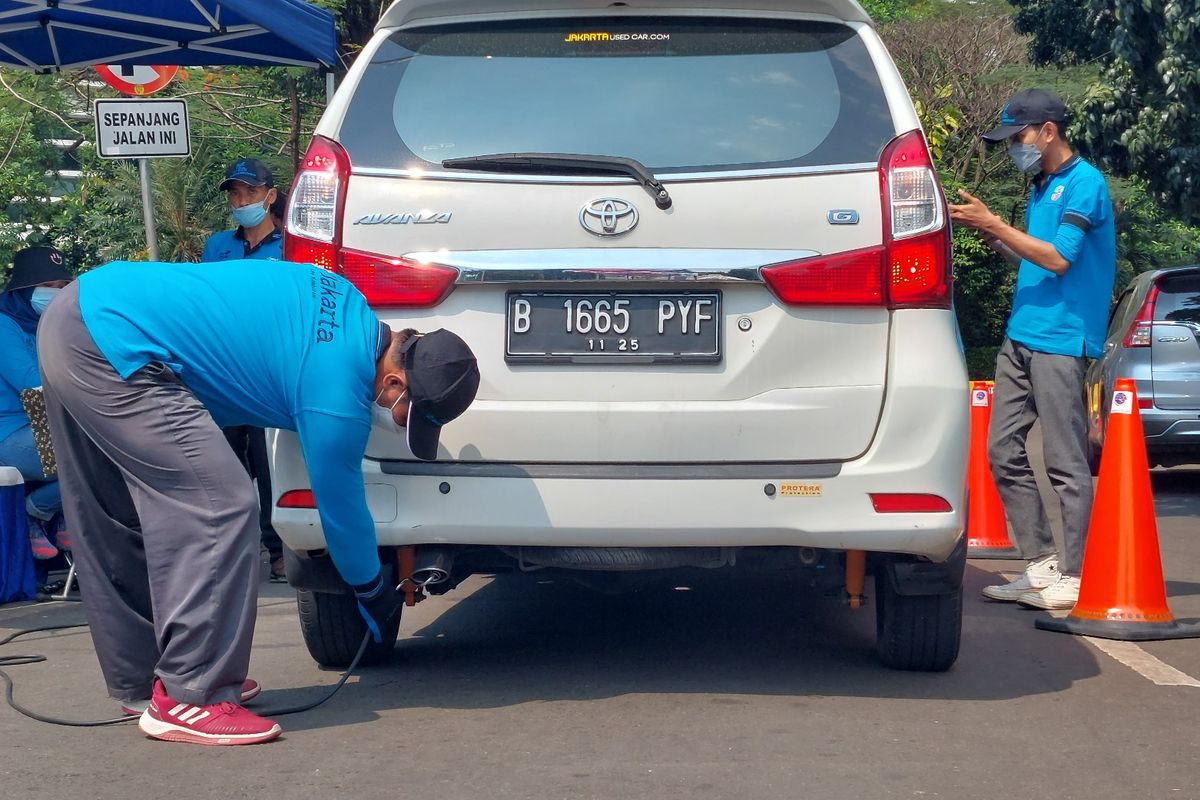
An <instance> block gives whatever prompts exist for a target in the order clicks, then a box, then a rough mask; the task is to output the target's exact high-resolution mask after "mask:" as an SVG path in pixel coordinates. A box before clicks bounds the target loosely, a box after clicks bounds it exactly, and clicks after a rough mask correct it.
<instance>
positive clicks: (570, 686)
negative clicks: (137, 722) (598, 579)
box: [0, 469, 1200, 800]
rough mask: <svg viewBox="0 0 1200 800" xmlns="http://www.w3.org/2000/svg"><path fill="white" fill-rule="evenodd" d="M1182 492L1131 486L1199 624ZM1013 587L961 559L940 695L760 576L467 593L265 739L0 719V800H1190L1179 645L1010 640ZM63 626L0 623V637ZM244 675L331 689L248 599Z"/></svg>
mask: <svg viewBox="0 0 1200 800" xmlns="http://www.w3.org/2000/svg"><path fill="white" fill-rule="evenodd" d="M1198 478H1200V473H1198V472H1197V471H1194V470H1186V469H1176V470H1172V471H1166V472H1158V473H1156V474H1155V475H1154V484H1155V489H1156V497H1157V503H1158V520H1159V535H1160V540H1161V543H1162V551H1163V557H1164V564H1165V571H1166V575H1167V580H1168V584H1167V588H1168V593H1169V595H1170V598H1171V605H1172V609H1173V610H1174V612H1175V614H1176V616H1180V617H1187V616H1193V617H1200V577H1198V576H1200V530H1198V526H1197V517H1198V516H1200V492H1198V491H1197V487H1198V486H1200V481H1198ZM1016 568H1018V565H1017V564H1016V563H1015V562H1005V561H991V562H989V561H973V562H971V563H970V565H969V567H968V570H967V578H966V596H967V602H966V612H965V619H964V630H963V642H962V655H961V657H960V658H959V661H958V663H957V664H956V665H955V667H954V668H953V669H952V670H951V671H950V672H948V673H945V674H919V673H901V672H893V671H889V670H887V669H884V668H883V667H881V666H879V665H878V664H877V663H876V661H875V659H874V655H873V646H874V615H873V611H872V610H871V609H870V608H867V609H864V610H860V611H854V610H851V609H849V608H847V607H845V606H843V605H840V604H839V603H838V602H837V601H836V600H834V599H831V598H824V597H820V596H815V595H810V594H805V593H802V592H798V591H796V589H795V587H794V586H793V585H792V584H791V582H790V581H789V580H788V579H787V577H786V576H783V575H766V576H750V575H742V576H737V575H733V576H731V574H730V573H704V574H695V573H692V574H686V575H679V574H676V575H670V576H666V575H664V576H662V579H661V580H658V581H655V582H653V583H651V584H649V585H646V586H644V587H642V588H641V589H640V590H638V591H634V592H630V593H627V594H622V595H605V594H598V593H596V592H593V591H590V590H588V589H584V588H582V587H579V586H577V585H574V584H572V583H569V582H553V581H546V580H544V579H539V578H538V576H537V575H536V574H532V575H526V576H515V577H513V576H505V577H501V578H496V579H484V578H475V579H472V580H471V581H469V582H468V583H467V584H465V585H464V586H463V587H461V588H460V589H459V590H457V591H455V592H453V593H451V594H449V595H446V596H444V597H440V598H431V599H429V600H427V601H426V602H424V603H421V604H420V605H419V606H417V607H416V608H415V609H410V610H407V611H406V616H405V621H404V624H403V626H402V640H401V642H400V644H399V646H398V649H397V653H396V659H395V662H394V663H393V664H392V665H390V666H388V667H385V668H375V669H371V670H367V671H364V672H363V673H362V674H361V675H360V676H356V677H353V678H351V680H350V682H349V683H348V684H347V685H346V687H345V688H344V689H343V690H342V691H341V692H340V693H339V694H338V695H337V696H336V697H334V698H333V699H332V700H331V701H330V702H329V703H328V704H326V705H325V706H324V707H322V708H321V709H319V710H317V711H313V712H308V713H304V714H300V715H296V716H291V717H283V718H281V719H280V722H281V724H282V725H283V726H284V731H285V734H284V736H283V737H282V738H281V739H280V740H278V741H276V742H274V743H271V744H267V745H261V746H257V747H243V748H202V747H194V746H187V745H178V744H168V743H161V742H154V741H150V740H147V739H144V738H143V737H142V736H141V735H140V734H139V732H138V731H137V730H136V729H135V728H133V727H129V726H118V727H116V728H105V729H90V730H81V729H68V728H58V727H51V726H47V725H43V724H40V723H36V722H32V721H29V720H26V719H24V718H22V717H18V716H17V715H16V714H14V713H12V712H11V711H10V710H9V709H7V708H0V742H2V744H0V797H2V798H5V800H8V799H9V798H11V799H12V800H16V799H17V798H32V797H74V798H80V797H86V798H89V800H104V799H106V798H127V797H139V798H168V797H169V798H192V797H196V798H243V797H245V798H273V797H279V798H289V800H307V799H308V798H313V799H314V800H316V799H317V798H321V800H325V799H326V798H346V797H355V798H392V797H432V798H442V799H449V800H457V798H464V799H466V798H538V800H545V799H547V798H630V797H637V798H655V799H658V798H663V799H664V800H665V799H667V798H670V799H672V800H673V799H674V798H693V797H695V798H789V799H791V798H820V799H821V800H838V799H839V798H893V797H945V798H1013V797H1021V798H1024V797H1034V798H1042V797H1046V798H1066V799H1069V798H1088V799H1089V800H1097V799H1098V798H1168V797H1169V798H1200V732H1198V729H1200V680H1197V679H1200V640H1190V641H1169V642H1152V643H1146V644H1143V645H1141V647H1140V648H1139V647H1137V646H1132V645H1124V646H1123V647H1121V648H1116V649H1115V651H1114V652H1115V655H1114V654H1110V653H1109V652H1106V651H1104V650H1102V649H1100V648H1099V647H1097V646H1096V645H1095V644H1093V643H1091V642H1089V641H1087V640H1082V639H1078V638H1075V637H1071V636H1066V635H1062V634H1056V633H1048V632H1042V631H1037V630H1034V628H1033V619H1034V612H1030V611H1024V610H1020V609H1018V608H1016V607H1014V606H1008V605H998V604H992V603H987V602H985V601H983V600H981V599H980V598H979V589H980V587H982V586H983V585H985V584H986V583H989V582H994V581H998V580H1000V578H999V576H998V575H997V574H996V573H998V572H1001V571H1005V570H1007V571H1013V570H1014V569H1016ZM869 588H870V585H869V584H868V590H869ZM81 618H82V613H81V610H80V608H79V607H78V606H77V605H69V604H42V605H25V606H6V607H3V608H0V635H3V633H5V632H7V630H10V629H20V628H24V627H29V626H33V625H39V624H51V623H54V622H67V621H75V620H80V619H81ZM1110 650H1113V648H1110ZM2 652H3V654H5V655H12V654H15V653H43V654H45V655H47V656H49V658H50V661H49V662H48V663H45V664H40V665H35V666H23V667H15V668H13V669H12V670H11V672H12V673H13V675H14V676H15V677H16V678H17V681H18V685H17V697H18V699H19V700H20V701H22V702H24V703H26V704H28V705H29V706H32V707H35V708H37V709H39V710H41V711H43V712H46V713H53V714H58V715H60V716H72V717H77V718H100V717H107V716H112V715H113V714H114V713H115V712H116V708H115V704H114V703H112V702H111V701H108V700H106V698H105V697H104V691H103V684H102V682H101V679H100V675H99V670H98V668H97V666H96V662H95V657H94V655H93V653H92V650H91V642H90V638H89V637H88V635H87V633H86V632H85V631H75V632H68V633H60V634H47V635H39V636H37V637H31V638H30V639H26V640H20V641H19V642H18V643H16V644H13V645H9V646H7V647H5V648H3V651H2ZM1130 664H1132V665H1134V666H1136V667H1137V668H1138V669H1135V668H1134V666H1129V665H1130ZM1139 670H1140V671H1139ZM251 675H252V676H253V677H256V678H257V679H258V680H259V681H261V682H262V684H263V685H264V687H265V691H264V692H263V695H262V697H261V700H260V702H259V703H257V705H258V707H260V708H269V707H271V706H278V705H282V704H291V703H295V702H299V701H302V700H305V699H309V698H312V697H314V696H315V695H316V694H317V692H318V687H324V686H328V685H330V684H332V683H333V682H335V680H336V679H337V677H338V675H337V673H334V672H326V671H321V670H318V669H317V668H316V667H315V665H314V664H313V663H312V662H311V661H310V660H309V658H308V656H307V653H306V651H305V649H304V647H303V644H302V643H301V641H300V636H299V631H298V628H297V623H296V612H295V603H294V600H293V597H292V593H291V590H290V589H289V588H288V587H280V586H272V585H268V584H264V585H263V593H262V598H261V600H260V611H259V624H258V631H257V636H256V640H255V649H254V657H253V663H252V671H251ZM1180 676H1182V678H1180ZM1187 679H1190V680H1191V682H1192V683H1193V684H1195V685H1190V686H1189V685H1184V686H1180V685H1160V683H1162V682H1164V681H1166V682H1168V683H1169V682H1171V680H1175V681H1176V682H1184V683H1187ZM1156 681H1158V682H1156Z"/></svg>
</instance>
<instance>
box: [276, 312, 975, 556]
mask: <svg viewBox="0 0 1200 800" xmlns="http://www.w3.org/2000/svg"><path fill="white" fill-rule="evenodd" d="M947 339H948V337H944V336H930V337H928V338H926V339H924V341H922V345H923V346H922V347H913V346H907V347H904V348H897V347H895V346H893V352H892V354H891V359H890V362H889V363H890V365H891V370H890V372H891V374H890V375H889V379H888V391H887V393H886V400H885V402H884V406H883V409H882V411H881V414H880V419H879V423H878V428H877V432H876V435H875V437H874V440H873V441H872V443H871V446H870V447H869V448H868V450H867V452H866V453H864V454H863V455H862V456H861V457H860V458H857V459H854V460H851V461H846V462H843V463H841V464H729V463H724V464H717V465H711V466H709V465H694V464H693V465H686V466H681V465H676V466H672V465H658V466H655V467H653V468H650V467H646V466H645V465H641V466H635V465H629V466H628V467H622V465H614V464H605V465H596V464H592V465H588V464H582V465H571V466H569V467H560V468H559V469H558V471H557V472H556V470H555V469H554V468H552V467H550V466H543V467H538V468H536V469H534V468H532V467H530V466H528V465H526V466H521V465H513V464H507V465H505V464H484V465H480V464H475V465H472V464H469V463H467V462H440V463H434V464H420V463H415V462H410V461H381V460H366V461H364V462H363V473H364V478H365V482H366V489H367V501H368V505H369V506H370V509H371V513H372V516H373V517H374V519H375V523H376V535H377V538H378V542H379V544H380V545H401V544H425V543H447V544H468V545H509V546H579V547H685V546H687V547H738V546H768V545H782V546H805V547H816V548H828V549H835V550H845V549H860V550H867V551H873V552H887V553H904V554H912V555H917V556H923V557H925V558H928V559H930V560H932V561H944V560H946V559H947V558H948V557H949V556H950V554H951V553H952V551H953V550H954V547H955V544H956V543H957V542H958V540H959V538H960V535H961V532H962V527H963V518H962V507H963V503H962V499H963V495H964V485H965V472H966V454H967V440H968V412H969V407H968V403H967V382H966V375H965V371H964V369H963V366H962V358H961V354H960V352H959V351H958V350H957V348H956V347H955V344H954V342H953V341H952V340H951V341H949V342H947V341H946V340H947ZM272 460H273V468H274V481H273V483H274V487H275V491H276V493H277V497H278V494H281V493H283V492H284V491H288V490H291V489H303V488H307V487H308V475H307V473H306V472H305V469H304V461H303V458H302V457H301V453H300V448H299V443H298V440H297V439H296V437H295V435H294V434H291V433H288V432H284V431H281V432H276V433H275V442H274V448H273V459H272ZM623 469H624V470H627V473H626V474H622V470H623ZM656 470H657V472H656ZM399 473H407V474H399ZM768 484H770V485H772V486H774V488H775V492H774V494H773V495H771V494H769V493H768V489H767V487H768ZM784 484H793V485H795V486H796V490H795V494H794V495H792V496H789V495H787V494H786V493H785V492H784V486H783V485H784ZM872 493H922V494H935V495H938V496H940V497H942V498H944V499H946V500H948V501H949V503H950V505H951V506H952V510H951V511H949V512H945V513H899V514H880V513H877V512H876V511H875V510H874V506H873V504H872V502H871V498H870V494H872ZM275 528H276V529H277V530H278V531H279V534H280V536H281V537H282V538H283V540H284V542H285V543H287V545H288V546H289V547H291V548H293V549H295V550H319V549H323V548H324V547H325V543H324V539H323V536H322V533H321V526H320V519H319V517H318V514H317V513H316V512H314V511H311V510H303V509H276V510H275Z"/></svg>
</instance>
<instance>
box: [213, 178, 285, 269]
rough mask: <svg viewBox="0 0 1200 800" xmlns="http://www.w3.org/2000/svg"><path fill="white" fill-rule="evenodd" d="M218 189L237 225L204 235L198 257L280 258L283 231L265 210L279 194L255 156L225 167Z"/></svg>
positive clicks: (216, 258) (223, 258)
mask: <svg viewBox="0 0 1200 800" xmlns="http://www.w3.org/2000/svg"><path fill="white" fill-rule="evenodd" d="M220 189H221V191H222V192H225V194H226V196H227V197H228V198H229V213H230V214H232V215H233V221H234V222H236V223H237V227H236V228H234V229H233V230H228V231H219V232H217V233H214V234H213V235H212V236H210V237H208V241H207V242H205V243H204V255H202V256H201V257H200V260H201V261H230V260H232V259H235V258H236V259H242V258H269V259H274V260H276V261H280V260H282V259H283V234H282V232H281V231H280V230H279V228H278V226H276V224H275V220H273V219H272V218H271V215H270V214H269V213H268V212H269V211H270V209H271V204H272V203H274V202H275V200H276V198H278V196H279V190H278V189H277V188H275V178H274V176H273V175H272V174H271V170H270V168H268V167H267V165H266V164H264V163H263V162H261V161H259V160H258V159H257V158H239V159H238V160H237V161H235V162H233V163H232V164H230V165H229V169H227V170H225V180H223V181H221V186H220Z"/></svg>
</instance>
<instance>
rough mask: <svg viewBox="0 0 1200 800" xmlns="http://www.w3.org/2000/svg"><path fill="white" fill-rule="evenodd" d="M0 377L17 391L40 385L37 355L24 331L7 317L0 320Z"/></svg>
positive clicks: (40, 378) (40, 377)
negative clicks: (27, 340)
mask: <svg viewBox="0 0 1200 800" xmlns="http://www.w3.org/2000/svg"><path fill="white" fill-rule="evenodd" d="M0 377H3V378H4V381H5V382H6V383H8V385H9V386H12V387H13V388H14V389H16V390H17V391H20V390H22V389H30V388H32V387H34V386H41V385H42V376H41V373H39V372H38V362H37V356H36V355H35V354H34V353H33V352H32V351H31V350H30V349H29V346H28V345H27V344H26V338H25V334H24V332H22V330H21V329H20V328H18V327H17V326H16V325H14V324H12V323H11V322H10V321H9V320H8V319H7V318H5V319H4V320H3V321H0Z"/></svg>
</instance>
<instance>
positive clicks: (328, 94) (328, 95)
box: [325, 70, 335, 105]
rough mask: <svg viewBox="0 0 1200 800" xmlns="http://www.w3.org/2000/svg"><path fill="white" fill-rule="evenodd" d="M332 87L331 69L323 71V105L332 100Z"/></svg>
mask: <svg viewBox="0 0 1200 800" xmlns="http://www.w3.org/2000/svg"><path fill="white" fill-rule="evenodd" d="M334 89H335V87H334V84H333V71H332V70H331V71H329V72H326V73H325V105H329V104H330V102H332V101H333V92H334Z"/></svg>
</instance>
